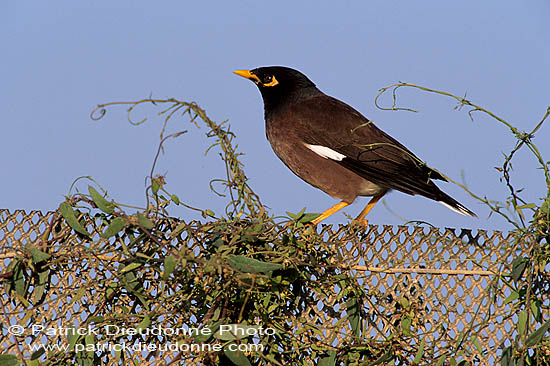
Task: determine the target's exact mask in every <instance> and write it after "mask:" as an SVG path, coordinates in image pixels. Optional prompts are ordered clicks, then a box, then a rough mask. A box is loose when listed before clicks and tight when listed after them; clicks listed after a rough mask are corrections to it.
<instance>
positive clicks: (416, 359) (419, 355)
mask: <svg viewBox="0 0 550 366" xmlns="http://www.w3.org/2000/svg"><path fill="white" fill-rule="evenodd" d="M425 346H426V340H425V339H424V338H422V341H421V342H420V346H419V347H418V351H417V352H416V356H414V361H413V363H415V364H417V365H418V364H420V361H421V360H422V356H424V347H425Z"/></svg>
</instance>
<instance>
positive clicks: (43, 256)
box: [30, 248, 51, 264]
mask: <svg viewBox="0 0 550 366" xmlns="http://www.w3.org/2000/svg"><path fill="white" fill-rule="evenodd" d="M30 252H31V255H32V262H33V263H34V264H36V263H40V262H42V261H45V260H47V259H49V258H51V255H49V254H48V253H44V252H42V251H40V250H38V249H37V248H31V249H30Z"/></svg>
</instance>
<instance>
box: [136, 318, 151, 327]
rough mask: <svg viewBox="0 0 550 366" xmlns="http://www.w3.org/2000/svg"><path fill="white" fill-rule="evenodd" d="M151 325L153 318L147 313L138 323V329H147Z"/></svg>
mask: <svg viewBox="0 0 550 366" xmlns="http://www.w3.org/2000/svg"><path fill="white" fill-rule="evenodd" d="M149 325H151V318H150V317H149V315H145V317H144V318H143V320H142V321H141V322H140V323H139V324H138V326H137V327H136V329H137V330H140V329H147V328H148V327H149Z"/></svg>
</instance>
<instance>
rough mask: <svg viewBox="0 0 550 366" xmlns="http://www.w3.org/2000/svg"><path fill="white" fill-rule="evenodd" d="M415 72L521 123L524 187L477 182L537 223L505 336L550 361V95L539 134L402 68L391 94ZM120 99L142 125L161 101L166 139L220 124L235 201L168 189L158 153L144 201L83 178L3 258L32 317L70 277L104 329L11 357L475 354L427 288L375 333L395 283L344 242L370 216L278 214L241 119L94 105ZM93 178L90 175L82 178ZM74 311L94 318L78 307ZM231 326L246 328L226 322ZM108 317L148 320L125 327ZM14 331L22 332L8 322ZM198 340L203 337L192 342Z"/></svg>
mask: <svg viewBox="0 0 550 366" xmlns="http://www.w3.org/2000/svg"><path fill="white" fill-rule="evenodd" d="M403 87H412V88H418V89H420V90H423V91H427V92H432V93H437V94H442V95H446V96H448V97H451V98H454V99H456V100H457V102H458V107H469V108H470V110H469V111H468V113H469V115H470V116H472V113H473V112H482V113H486V114H488V115H489V116H491V117H493V118H494V119H495V120H496V121H498V122H500V123H502V124H503V125H505V126H506V127H507V128H508V129H509V130H510V131H511V133H512V134H513V135H514V136H515V137H516V139H517V143H516V146H515V147H514V149H513V150H512V151H511V152H510V153H509V154H507V155H506V156H505V158H504V161H503V164H502V166H501V167H500V168H499V171H500V172H501V173H502V182H503V183H504V184H506V186H507V187H508V188H509V193H510V194H509V197H507V198H506V199H505V200H504V201H503V202H496V201H494V200H493V199H489V198H487V197H482V196H479V195H477V194H475V193H474V192H471V191H470V190H469V189H468V188H467V187H464V186H462V185H461V186H462V187H463V188H464V189H465V190H466V191H468V192H469V193H470V194H471V195H472V196H474V197H475V198H476V199H478V200H479V201H481V202H483V203H484V204H486V205H487V206H488V207H489V208H490V209H491V210H492V212H494V214H498V215H501V216H503V217H504V218H505V219H506V220H507V221H508V222H509V223H510V224H511V225H512V226H513V230H514V231H515V232H516V234H517V236H516V238H517V243H521V242H522V240H524V239H525V240H527V239H526V238H530V239H529V243H530V244H529V248H528V251H527V253H526V255H524V256H520V257H517V258H515V259H514V261H513V263H512V264H511V266H512V268H511V271H508V272H507V273H502V274H499V276H498V280H497V281H496V282H495V283H498V284H500V285H499V286H506V287H507V288H508V289H509V290H510V292H511V295H510V296H508V298H507V299H506V302H507V304H509V305H510V306H511V307H512V309H513V310H512V311H511V314H515V316H517V319H518V324H517V333H516V334H517V335H516V338H515V339H513V340H511V344H510V345H509V346H507V347H505V348H503V349H502V352H501V363H502V364H503V365H505V366H509V365H545V364H549V363H550V339H549V337H548V336H547V331H548V330H549V328H550V320H548V319H547V318H544V317H543V315H544V314H548V311H549V307H550V304H549V302H548V293H549V292H550V275H549V273H548V266H549V263H550V173H549V168H548V162H546V161H544V159H543V157H542V156H541V154H540V152H539V150H538V149H537V147H536V145H535V144H534V142H533V140H534V135H535V133H536V132H537V131H538V130H539V129H540V128H541V127H542V125H543V123H544V121H545V120H546V119H547V117H548V115H549V114H550V108H549V109H548V111H547V112H546V114H545V115H544V116H543V118H542V119H541V121H540V122H539V123H538V124H536V125H535V127H534V128H533V130H532V131H530V132H527V133H526V132H522V131H519V130H518V129H517V128H515V127H514V126H512V125H511V124H510V123H508V122H506V121H505V120H504V119H501V118H500V117H498V116H496V115H494V114H493V113H491V112H489V111H487V110H485V109H484V108H482V107H479V106H477V105H475V104H474V103H472V102H471V101H469V100H466V99H465V98H461V97H457V96H455V95H452V94H449V93H445V92H441V91H436V90H432V89H428V88H424V87H419V86H416V85H412V84H406V83H398V84H395V85H390V86H388V87H386V88H384V89H382V90H381V92H380V95H381V94H382V93H384V92H387V91H391V93H392V96H393V105H392V106H391V107H390V108H389V109H391V110H398V109H403V108H398V107H397V106H396V92H397V90H398V89H399V88H403ZM380 95H379V96H380ZM377 100H378V98H377ZM117 105H122V106H126V107H128V121H129V122H130V123H132V124H135V125H139V124H141V123H144V122H146V119H143V120H141V121H137V122H136V121H134V120H133V119H132V113H133V110H134V108H135V107H136V106H138V105H151V108H161V111H160V112H159V113H158V114H159V116H161V117H162V120H163V126H162V129H161V134H160V145H159V153H160V151H161V150H162V144H163V143H164V141H166V139H168V138H176V137H178V136H181V135H184V133H185V131H181V132H178V133H175V134H169V135H166V134H165V131H166V127H167V125H168V123H169V122H171V121H173V120H174V119H176V117H178V118H179V117H181V118H184V119H185V118H187V119H189V121H190V122H192V123H194V124H198V123H204V124H205V125H206V126H207V134H206V136H207V137H208V138H212V139H213V140H214V142H213V143H212V147H211V148H215V149H219V152H220V157H221V158H222V159H223V162H224V164H225V167H226V176H225V177H224V178H216V179H215V180H213V182H217V183H221V184H222V185H223V186H224V192H223V194H225V195H226V196H227V200H228V203H227V206H226V210H225V215H222V216H221V217H216V216H215V215H214V213H213V212H212V211H211V210H210V209H209V208H208V207H204V208H194V207H190V206H188V205H187V204H186V203H185V202H181V201H180V199H179V198H178V196H177V195H175V194H173V193H171V192H168V190H167V189H166V182H165V177H163V176H160V175H155V173H154V166H153V168H152V170H151V172H150V174H149V180H148V183H149V184H148V187H147V189H146V197H147V204H146V207H143V208H140V209H138V210H137V211H135V210H131V209H129V208H128V206H125V205H123V204H122V203H119V202H117V201H116V200H114V199H112V198H110V197H108V196H107V195H106V191H105V190H103V188H102V187H101V186H100V185H99V184H97V183H96V182H95V181H93V180H92V179H91V178H89V177H83V178H79V179H78V180H77V182H75V185H74V187H71V193H70V194H69V195H68V196H67V198H66V201H64V202H63V203H61V205H60V206H59V209H58V210H57V211H56V212H55V213H54V214H53V215H52V216H51V220H50V222H49V226H48V227H47V230H46V231H45V232H44V233H43V234H42V235H41V237H40V240H39V242H38V244H37V245H25V246H19V247H18V245H17V243H10V248H11V250H12V252H10V255H5V256H4V258H7V259H8V264H7V265H6V268H5V270H4V272H3V273H1V276H2V279H3V288H4V295H3V296H5V297H4V298H3V299H4V300H6V301H9V302H10V303H12V304H17V306H18V307H19V308H23V309H25V311H26V314H27V315H25V318H24V320H25V322H26V324H28V325H30V324H33V320H32V319H33V317H34V316H35V315H33V312H35V311H51V310H52V307H53V305H52V304H53V303H54V301H58V299H54V297H56V296H58V295H59V294H60V292H56V291H54V288H56V287H60V286H62V285H63V286H67V287H68V289H67V288H66V289H65V292H63V293H64V294H65V296H67V298H66V301H65V305H63V306H64V307H63V311H66V312H65V313H64V314H58V315H62V316H63V317H68V318H69V320H70V323H71V324H72V325H73V327H74V329H77V328H83V327H84V328H85V327H89V326H93V327H94V329H95V328H97V329H101V331H98V332H97V333H95V332H89V333H84V334H68V335H67V334H65V335H59V337H58V338H55V342H58V343H60V344H61V343H63V342H66V343H68V348H67V349H64V350H55V349H54V350H51V349H50V350H46V349H44V348H40V349H38V350H36V351H34V352H33V353H27V352H26V350H23V349H21V348H19V347H13V348H12V349H10V350H8V353H6V354H4V355H0V364H4V365H17V364H19V363H20V361H23V360H25V361H24V362H25V365H57V364H80V365H98V364H124V365H126V364H136V365H137V364H140V365H143V363H144V361H140V360H145V363H146V364H160V362H161V361H159V360H162V362H165V364H167V365H171V364H197V365H199V364H200V365H239V366H243V365H263V364H265V365H268V364H269V365H311V364H318V365H325V366H331V365H382V364H388V365H396V364H403V365H405V364H411V363H412V364H438V365H447V364H448V365H456V364H463V365H466V364H470V362H473V361H471V360H469V359H468V358H467V357H465V356H464V353H463V349H464V345H463V343H464V339H466V338H468V337H469V336H470V335H465V334H462V335H461V339H459V340H457V342H456V343H454V344H448V345H447V346H446V347H440V348H439V349H429V348H428V347H427V346H426V344H425V343H424V341H423V340H422V338H421V337H419V336H418V334H417V332H416V330H418V329H421V328H422V326H421V324H422V314H423V311H424V310H423V306H424V305H423V304H422V301H420V300H418V298H416V300H415V298H414V296H412V293H411V294H410V296H405V297H402V298H401V299H399V301H398V305H397V306H396V307H395V308H394V309H393V310H394V314H393V315H391V316H395V314H400V315H399V317H397V318H396V319H398V320H396V322H395V327H394V328H392V331H391V334H390V335H389V336H388V337H387V338H386V339H385V340H383V341H375V340H371V339H370V336H369V334H367V333H366V332H365V329H366V323H367V322H368V321H369V319H370V315H369V314H370V313H371V312H372V313H376V312H377V311H378V310H377V307H376V306H375V304H374V303H373V300H372V299H373V297H374V298H376V297H377V296H378V299H379V300H380V301H384V298H383V296H386V295H383V294H382V295H378V294H376V293H375V292H374V291H370V289H369V288H368V287H367V286H365V281H364V278H365V274H364V273H363V274H361V275H359V274H358V271H357V265H358V263H359V262H353V263H350V262H349V260H348V259H349V258H347V257H345V255H344V251H342V250H341V248H345V247H346V246H349V245H350V243H352V244H351V245H355V244H356V243H361V241H362V240H365V238H366V237H367V235H368V233H367V232H365V228H364V227H361V226H359V225H355V224H352V225H349V226H340V227H339V228H337V229H335V230H332V229H331V228H329V227H323V228H314V227H313V226H312V225H310V224H308V223H309V222H310V221H311V220H312V219H313V218H315V217H316V214H309V213H306V212H304V211H302V212H299V213H296V214H292V213H288V215H289V216H288V218H287V219H285V220H278V221H276V220H275V219H274V218H273V217H272V216H271V215H270V213H269V212H268V210H267V209H266V208H265V207H264V206H263V205H262V203H261V201H260V198H259V197H258V196H257V195H256V194H255V193H254V191H253V190H252V188H251V187H250V186H249V185H248V183H247V178H246V175H245V173H244V170H243V165H242V163H241V162H240V161H239V157H240V153H239V151H237V149H236V147H235V143H234V139H235V135H234V134H233V133H232V132H231V130H230V128H229V125H228V124H227V123H226V122H223V123H220V124H218V123H216V122H214V121H212V120H211V119H210V118H209V117H208V116H207V114H206V113H205V111H204V110H203V109H201V108H200V107H199V106H198V105H197V104H196V103H188V102H184V101H179V100H176V99H166V100H162V99H143V100H139V101H135V102H116V103H108V104H103V105H99V106H98V107H97V108H96V110H94V112H92V118H93V119H96V120H97V119H100V118H102V117H103V116H104V115H105V113H106V108H108V107H113V106H117ZM182 138H185V136H183V137H182ZM521 149H528V150H529V151H530V152H531V153H532V155H533V156H534V158H535V159H536V160H537V161H538V162H539V163H540V168H541V170H542V174H543V177H544V181H545V183H546V186H547V191H546V196H545V197H543V199H542V203H540V204H539V203H533V202H526V201H525V200H524V199H522V196H521V194H522V192H519V191H518V190H516V189H515V188H514V186H513V184H512V179H511V177H512V175H513V171H512V164H511V163H512V161H513V159H514V156H515V155H516V153H517V152H518V151H520V150H521ZM157 157H158V154H157ZM155 161H156V159H155ZM85 180H87V181H88V184H86V185H85V186H86V190H83V191H78V190H77V189H76V188H77V187H79V186H82V183H83V181H85ZM457 184H459V183H457ZM459 185H460V184H459ZM73 188H74V189H73ZM73 191H75V192H76V193H75V192H73ZM174 206H185V207H188V208H189V209H192V210H197V211H199V212H200V213H201V214H202V216H203V217H204V218H209V220H208V221H207V222H204V223H203V222H198V221H191V222H187V221H185V220H182V219H178V218H174V217H172V216H171V215H170V208H171V207H174ZM509 210H511V211H513V212H514V213H515V215H512V214H510V212H509ZM532 238H534V239H532ZM518 245H519V244H518ZM514 249H515V247H514V248H511V252H513V251H514ZM5 263H6V262H5ZM497 290H498V289H497ZM54 295H55V296H54ZM52 296H53V297H52ZM4 300H3V301H4ZM57 311H59V310H57ZM71 314H77V315H78V317H76V316H75V318H71ZM377 316H385V314H377ZM5 319H7V318H6V317H4V320H5ZM328 320H330V322H329V321H328ZM8 323H9V322H7V323H6V324H8ZM229 325H231V327H232V328H231V330H230V331H227V332H226V331H225V330H226V329H225V328H226V327H227V326H229ZM535 325H537V327H536V328H534V327H535ZM108 326H111V327H114V326H116V327H117V328H116V329H117V330H120V329H134V330H138V332H137V333H135V332H134V334H131V332H129V333H125V334H121V333H120V332H118V333H116V334H110V333H109V332H108V330H109V328H108ZM163 327H164V328H165V329H168V328H169V329H180V333H178V334H174V333H171V332H166V331H164V332H163V331H162V328H163ZM4 328H5V327H4ZM113 329H115V328H113ZM151 329H157V331H156V332H153V331H150V330H151ZM412 329H415V331H413V330H412ZM90 333H91V334H90ZM2 334H3V335H4V336H6V332H5V331H4V333H2ZM42 336H43V335H34V334H24V335H23V336H22V338H21V342H23V343H24V342H27V343H32V342H35V341H36V340H37V339H38V338H39V337H42ZM56 336H57V335H56ZM468 339H469V338H468ZM50 341H51V340H50ZM100 342H101V343H104V344H106V343H108V342H116V343H124V344H125V345H128V346H131V345H135V344H145V343H147V344H155V345H159V344H173V345H176V346H175V347H173V348H170V349H164V350H163V349H161V348H156V349H153V348H152V349H145V350H144V349H130V348H123V349H118V350H117V349H114V350H113V349H101V350H98V349H95V348H93V347H92V345H95V344H97V343H100ZM190 345H196V347H198V348H196V349H193V350H190V349H189V347H190ZM205 345H208V347H207V348H204V347H205ZM242 345H244V346H246V347H244V346H243V347H239V346H242ZM252 345H261V348H251V346H252ZM177 346H180V347H177ZM182 346H185V347H187V348H185V347H182ZM200 347H203V348H200ZM247 347H248V348H247ZM481 353H483V352H481Z"/></svg>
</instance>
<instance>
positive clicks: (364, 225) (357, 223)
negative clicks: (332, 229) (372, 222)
mask: <svg viewBox="0 0 550 366" xmlns="http://www.w3.org/2000/svg"><path fill="white" fill-rule="evenodd" d="M351 224H352V225H354V226H359V228H361V229H364V230H366V229H367V228H368V226H369V220H366V219H354V220H353V221H352V222H351Z"/></svg>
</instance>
